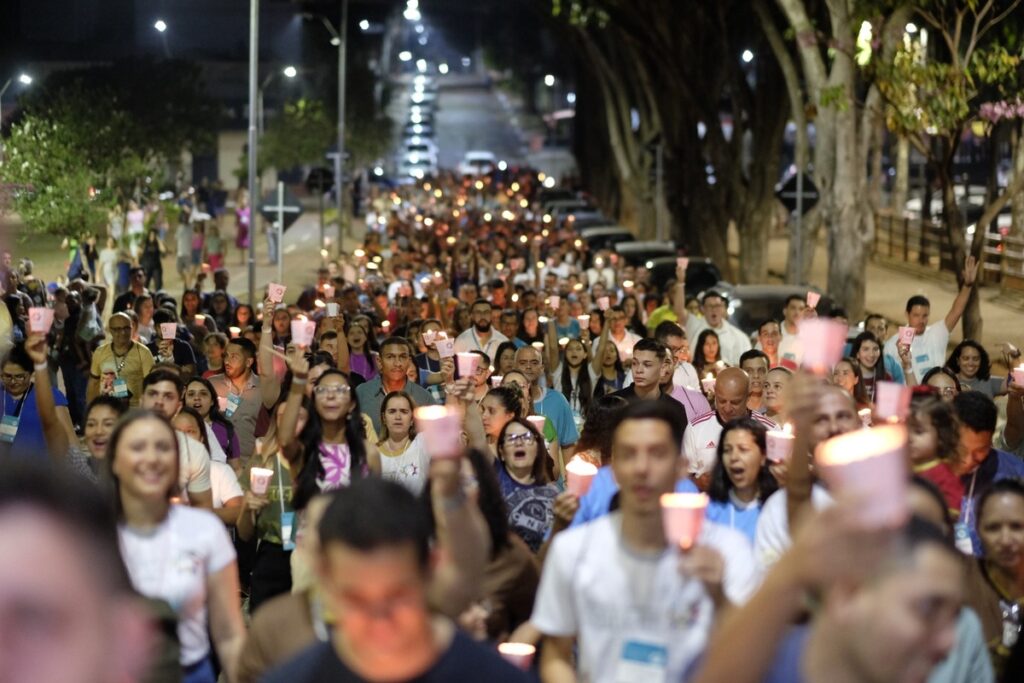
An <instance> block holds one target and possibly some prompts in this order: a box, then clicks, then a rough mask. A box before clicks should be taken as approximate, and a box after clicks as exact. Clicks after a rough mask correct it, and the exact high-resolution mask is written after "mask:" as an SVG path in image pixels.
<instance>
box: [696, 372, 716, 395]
mask: <svg viewBox="0 0 1024 683" xmlns="http://www.w3.org/2000/svg"><path fill="white" fill-rule="evenodd" d="M700 387H701V389H703V390H704V393H705V394H711V393H714V391H715V376H714V375H712V374H711V373H710V372H709V373H708V374H707V375H705V376H704V379H702V380H701V381H700Z"/></svg>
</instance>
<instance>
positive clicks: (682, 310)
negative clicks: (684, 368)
mask: <svg viewBox="0 0 1024 683" xmlns="http://www.w3.org/2000/svg"><path fill="white" fill-rule="evenodd" d="M681 270H682V269H680V268H678V267H677V268H676V280H677V282H678V284H677V285H676V287H677V288H682V289H685V285H686V275H685V272H680V271H681ZM675 300H676V302H677V304H678V305H677V306H676V316H678V318H679V323H680V324H681V325H682V326H683V327H684V329H685V330H686V336H687V337H688V338H689V339H697V351H698V353H699V352H700V349H701V340H700V333H701V332H703V331H705V330H711V331H712V332H714V333H715V339H716V340H717V341H718V342H719V344H720V345H721V358H722V360H724V361H725V362H726V363H728V364H729V365H738V364H739V362H740V356H741V355H743V352H744V351H747V350H749V349H750V338H749V337H748V336H747V335H746V334H745V333H744V332H743V331H742V330H741V329H740V328H738V327H736V326H735V325H733V324H732V323H730V322H729V320H728V307H729V302H728V300H727V299H726V298H725V296H723V295H722V294H721V293H720V292H716V291H714V290H710V291H708V292H707V293H705V294H704V297H703V299H701V302H700V310H701V313H703V317H698V316H695V315H691V314H690V312H689V311H688V310H687V309H686V306H684V305H682V302H683V301H684V300H685V292H680V295H678V296H676V297H675ZM715 360H717V358H716V359H715ZM694 365H696V362H695V363H694ZM703 374H704V373H703V372H701V375H703Z"/></svg>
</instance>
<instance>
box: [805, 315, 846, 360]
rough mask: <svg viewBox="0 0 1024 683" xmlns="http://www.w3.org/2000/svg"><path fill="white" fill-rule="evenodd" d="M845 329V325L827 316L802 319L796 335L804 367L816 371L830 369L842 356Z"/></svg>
mask: <svg viewBox="0 0 1024 683" xmlns="http://www.w3.org/2000/svg"><path fill="white" fill-rule="evenodd" d="M847 331H848V330H847V327H846V325H844V324H842V323H841V322H838V321H835V320H830V319H828V318H811V319H810V320H804V321H802V322H801V323H800V330H799V332H798V333H797V335H798V339H799V341H800V348H801V350H802V351H803V359H802V363H803V365H804V367H806V368H808V369H810V370H811V371H813V372H817V373H823V372H827V371H828V370H829V369H831V368H832V366H833V365H835V364H836V363H838V362H839V359H840V358H842V357H843V346H845V345H846V333H847Z"/></svg>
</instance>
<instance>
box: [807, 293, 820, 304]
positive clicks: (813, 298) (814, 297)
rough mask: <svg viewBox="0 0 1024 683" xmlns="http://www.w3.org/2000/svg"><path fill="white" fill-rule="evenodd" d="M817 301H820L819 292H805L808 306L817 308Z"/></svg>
mask: <svg viewBox="0 0 1024 683" xmlns="http://www.w3.org/2000/svg"><path fill="white" fill-rule="evenodd" d="M819 301H821V294H818V293H817V292H807V306H808V307H809V308H817V307H818V302H819Z"/></svg>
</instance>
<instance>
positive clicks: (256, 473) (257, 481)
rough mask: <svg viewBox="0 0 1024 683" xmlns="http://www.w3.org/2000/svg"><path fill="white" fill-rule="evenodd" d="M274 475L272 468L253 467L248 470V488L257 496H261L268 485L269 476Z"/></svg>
mask: <svg viewBox="0 0 1024 683" xmlns="http://www.w3.org/2000/svg"><path fill="white" fill-rule="evenodd" d="M272 476H274V470H268V469H264V468H262V467H253V468H252V469H250V470H249V488H250V489H252V492H253V493H255V494H256V495H257V496H262V495H263V494H264V493H266V492H267V487H269V486H270V478H271V477H272Z"/></svg>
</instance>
